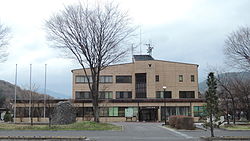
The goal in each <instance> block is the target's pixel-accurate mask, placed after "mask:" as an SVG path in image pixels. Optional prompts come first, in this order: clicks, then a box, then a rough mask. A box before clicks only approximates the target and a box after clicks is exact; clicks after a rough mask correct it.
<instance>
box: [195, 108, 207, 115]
mask: <svg viewBox="0 0 250 141" xmlns="http://www.w3.org/2000/svg"><path fill="white" fill-rule="evenodd" d="M204 110H205V109H204V106H194V117H201V116H204V113H205V111H204Z"/></svg>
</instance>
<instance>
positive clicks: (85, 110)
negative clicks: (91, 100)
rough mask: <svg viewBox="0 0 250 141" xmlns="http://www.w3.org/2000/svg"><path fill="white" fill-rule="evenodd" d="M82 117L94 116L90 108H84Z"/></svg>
mask: <svg viewBox="0 0 250 141" xmlns="http://www.w3.org/2000/svg"><path fill="white" fill-rule="evenodd" d="M83 115H84V117H92V116H93V115H94V112H93V108H92V107H84V108H83Z"/></svg>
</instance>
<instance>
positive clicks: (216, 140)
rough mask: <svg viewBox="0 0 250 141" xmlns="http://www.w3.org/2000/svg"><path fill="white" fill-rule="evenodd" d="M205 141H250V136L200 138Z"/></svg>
mask: <svg viewBox="0 0 250 141" xmlns="http://www.w3.org/2000/svg"><path fill="white" fill-rule="evenodd" d="M200 139H202V140H203V141H222V140H226V141H228V140H230V141H231V140H248V141H249V140H250V136H221V137H204V136H202V137H200Z"/></svg>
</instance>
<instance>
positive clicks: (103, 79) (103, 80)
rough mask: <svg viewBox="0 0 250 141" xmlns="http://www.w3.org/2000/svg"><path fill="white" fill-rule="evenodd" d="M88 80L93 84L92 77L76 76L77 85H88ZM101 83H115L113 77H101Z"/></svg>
mask: <svg viewBox="0 0 250 141" xmlns="http://www.w3.org/2000/svg"><path fill="white" fill-rule="evenodd" d="M88 78H89V81H90V83H92V82H93V81H92V77H91V76H88V77H87V76H84V75H78V76H76V80H75V82H76V83H88ZM99 82H100V83H112V82H113V76H100V79H99Z"/></svg>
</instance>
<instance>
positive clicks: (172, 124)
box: [169, 116, 177, 128]
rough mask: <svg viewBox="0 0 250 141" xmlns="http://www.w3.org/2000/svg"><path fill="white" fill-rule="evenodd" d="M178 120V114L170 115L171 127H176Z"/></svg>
mask: <svg viewBox="0 0 250 141" xmlns="http://www.w3.org/2000/svg"><path fill="white" fill-rule="evenodd" d="M176 120H177V116H170V117H169V125H170V126H171V127H173V128H175V125H176Z"/></svg>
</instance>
